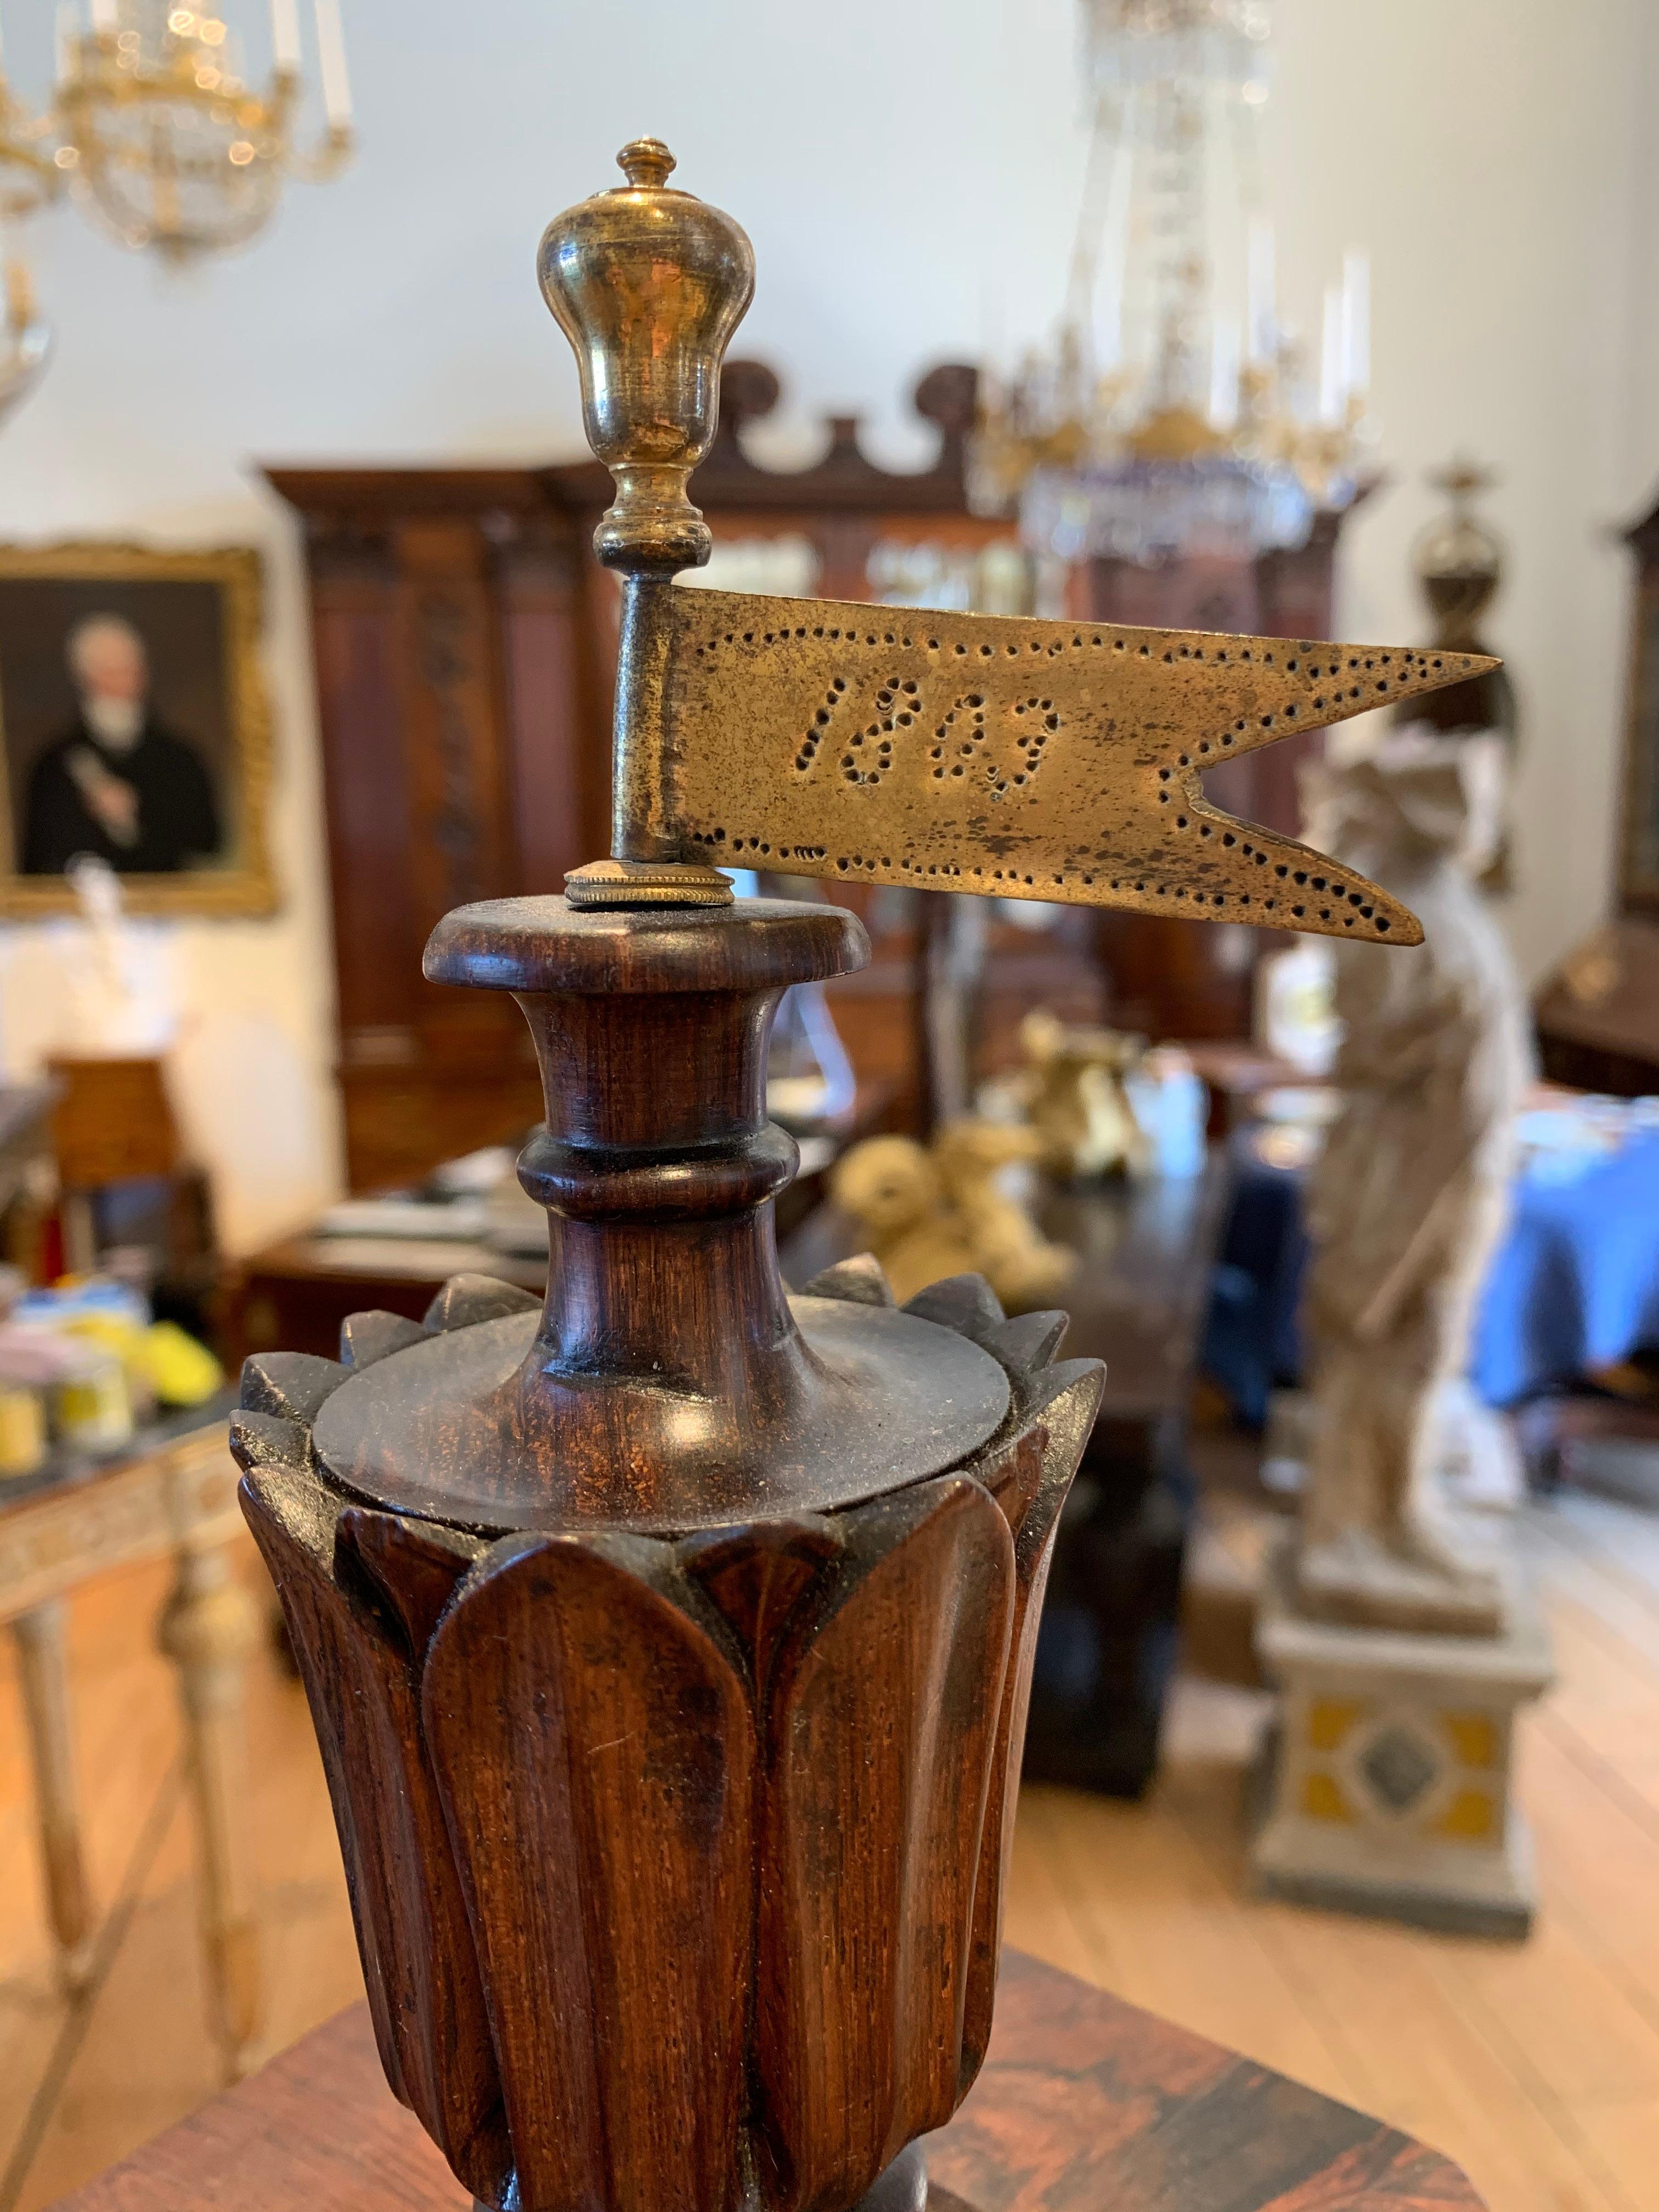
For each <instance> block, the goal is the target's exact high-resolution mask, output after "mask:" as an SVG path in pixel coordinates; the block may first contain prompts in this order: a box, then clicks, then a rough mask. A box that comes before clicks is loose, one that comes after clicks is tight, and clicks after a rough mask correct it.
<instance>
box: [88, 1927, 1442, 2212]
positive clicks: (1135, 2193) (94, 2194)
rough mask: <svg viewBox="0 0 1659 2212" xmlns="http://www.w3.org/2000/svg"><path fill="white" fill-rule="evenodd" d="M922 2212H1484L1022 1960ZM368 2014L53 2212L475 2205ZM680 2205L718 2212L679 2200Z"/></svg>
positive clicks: (350, 2211)
mask: <svg viewBox="0 0 1659 2212" xmlns="http://www.w3.org/2000/svg"><path fill="white" fill-rule="evenodd" d="M927 2171H928V2176H929V2182H930V2188H929V2195H928V2204H929V2212H1268V2208H1269V2207H1271V2208H1272V2212H1481V2203H1480V2198H1479V2197H1477V2196H1476V2195H1475V2193H1474V2190H1473V2189H1472V2188H1471V2187H1470V2185H1469V2184H1468V2181H1467V2180H1466V2179H1464V2177H1463V2175H1462V2173H1460V2172H1459V2171H1458V2169H1457V2168H1456V2167H1455V2166H1454V2165H1453V2164H1452V2163H1451V2161H1450V2160H1449V2159H1444V2158H1442V2157H1441V2156H1440V2155H1439V2154H1438V2153H1437V2152H1436V2151H1431V2150H1429V2149H1426V2148H1425V2147H1424V2146H1423V2145H1422V2144H1421V2143H1419V2142H1413V2140H1412V2138H1411V2137H1410V2136H1405V2135H1401V2133H1400V2132H1399V2131H1398V2130H1396V2129H1394V2128H1389V2127H1385V2126H1384V2125H1383V2124H1382V2122H1381V2121H1380V2120H1373V2119H1368V2118H1366V2117H1365V2115H1364V2113H1363V2112H1354V2111H1352V2110H1351V2109H1350V2107H1349V2106H1346V2105H1339V2104H1336V2103H1334V2102H1333V2101H1332V2100H1331V2099H1330V2098H1328V2097H1322V2096H1319V2095H1318V2094H1316V2092H1315V2091H1313V2090H1312V2089H1304V2088H1303V2087H1301V2086H1300V2084H1299V2083H1297V2082H1295V2081H1287V2080H1286V2079H1285V2076H1284V2075H1282V2074H1274V2073H1272V2072H1270V2071H1269V2070H1268V2069H1267V2067H1265V2066H1257V2065H1255V2064H1254V2063H1252V2062H1251V2061H1250V2060H1249V2059H1247V2058H1241V2057H1238V2056H1237V2054H1236V2053H1235V2052H1233V2051H1225V2050H1224V2049H1223V2048H1222V2047H1221V2046H1220V2045H1218V2044H1214V2043H1206V2041H1205V2040H1204V2039H1203V2038H1202V2037H1201V2036H1196V2035H1189V2034H1188V2033H1187V2031H1186V2030H1185V2029H1184V2028H1179V2027H1171V2026H1170V2024H1169V2023H1168V2022H1167V2021H1161V2020H1158V2019H1157V2018H1156V2017H1155V2016H1154V2015H1152V2014H1151V2013H1146V2012H1142V2011H1141V2010H1140V2009H1139V2007H1138V2006H1135V2005H1131V2004H1126V2003H1124V2002H1123V2001H1122V2000H1121V1998H1118V1997H1113V1996H1107V1995H1106V1994H1105V1993H1104V1992H1103V1991H1102V1990H1091V1989H1090V1988H1088V1987H1087V1986H1086V1985H1085V1984H1084V1983H1082V1982H1079V1981H1074V1980H1073V1978H1072V1977H1071V1976H1070V1975H1069V1974H1061V1973H1057V1972H1055V1971H1054V1969H1053V1968H1052V1967H1050V1966H1039V1965H1038V1964H1037V1963H1036V1960H1032V1959H1027V1958H1024V1957H1023V1956H1022V1955H1021V1954H1019V1953H1018V1952H1012V1951H1011V1952H1009V1953H1007V1954H1006V1955H1005V1958H1004V1961H1003V1970H1002V1990H1001V1995H1000V1998H999V2001H998V2009H997V2021H996V2028H995V2032H994V2034H993V2036H992V2039H991V2050H990V2056H989V2057H988V2058H987V2061H986V2063H985V2069H984V2071H983V2073H982V2074H981V2076H980V2079H979V2081H978V2083H977V2084H976V2086H975V2088H974V2090H973V2092H972V2093H971V2094H970V2095H969V2099H968V2100H967V2102H966V2103H965V2104H964V2105H963V2108H962V2110H961V2111H960V2112H958V2113H957V2117H956V2118H955V2119H954V2120H953V2121H952V2122H951V2124H950V2126H949V2127H947V2128H945V2129H943V2130H941V2131H940V2132H939V2134H938V2135H935V2136H929V2137H928V2138H927ZM466 2203H467V2199H466V2197H465V2192H464V2191H462V2189H461V2188H460V2186H459V2184H458V2183H457V2182H456V2181H455V2180H454V2179H453V2176H452V2175H451V2174H450V2172H449V2171H448V2169H447V2166H445V2165H444V2163H443V2160H442V2159H441V2157H440V2155H439V2154H438V2152H437V2151H436V2150H435V2148H434V2147H433V2145H432V2144H431V2142H429V2141H428V2138H427V2137H426V2136H425V2135H424V2134H423V2133H422V2130H421V2128H420V2126H419V2124H418V2123H417V2122H416V2120H415V2119H414V2118H412V2117H411V2115H410V2113H408V2112H404V2110H403V2109H402V2107H401V2106H398V2105H397V2104H396V2103H395V2102H394V2101H393V2100H392V2093H391V2091H390V2090H389V2089H388V2088H387V2087H386V2082H385V2079H384V2077H383V2076H382V2075H381V2072H380V2061H379V2059H378V2058H377V2057H375V2053H374V2034H373V2032H372V2030H371V2028H370V2027H369V2022H368V2008H366V2007H365V2006H362V2005H357V2006H355V2007H354V2008H352V2009H351V2010H350V2011H349V2012H343V2013H342V2014H341V2015H339V2017H338V2018H337V2019H336V2020H333V2021H330V2022H329V2024H328V2025H327V2026H326V2027H320V2028H319V2029H318V2030H317V2031H316V2033H314V2034H313V2035H309V2036H307V2038H306V2039H305V2040H304V2041H303V2042H302V2043H298V2044H296V2045H295V2046H294V2048H293V2049H292V2050H291V2051H285V2052H284V2053H283V2056H282V2057H280V2058H278V2059H277V2060H276V2061H275V2062H274V2063H272V2064H271V2065H270V2066H267V2067H266V2068H264V2070H263V2071H262V2072H261V2073H259V2074H258V2075H256V2076H255V2078H254V2079H253V2080H252V2081H246V2082H244V2083H243V2084H242V2085H241V2087H240V2088H237V2089H233V2090H232V2091H231V2092H230V2093H228V2095H226V2096H223V2097H219V2098H216V2100H214V2101H213V2102H212V2103H211V2104H210V2105H206V2106H204V2107H203V2108H202V2110H201V2111H200V2112H196V2113H193V2114H192V2115H191V2118H189V2119H187V2120H185V2121H182V2122H181V2123H180V2124H179V2126H177V2127H175V2128H171V2129H169V2130H167V2133H166V2134H165V2135H162V2136H157V2137H156V2139H155V2142H152V2143H149V2144H148V2145H147V2146H146V2147H145V2148H143V2150H140V2151H138V2152H137V2153H136V2154H134V2155H133V2156H132V2157H131V2158H129V2159H125V2160H122V2162H121V2163H120V2164H119V2165H118V2166H112V2167H111V2168H110V2170H109V2172H107V2173H105V2174H102V2175H100V2177H99V2179H97V2180H96V2181H94V2182H90V2183H88V2185H87V2186H86V2187H85V2188H84V2189H81V2190H77V2191H76V2192H75V2194H74V2195H73V2196H71V2197H65V2198H64V2200H63V2203H62V2205H61V2207H60V2208H59V2212H183V2208H185V2207H186V2206H187V2207H189V2208H190V2212H247V2208H248V2207H249V2206H252V2207H254V2208H256V2212H465V2207H466ZM686 2212H710V2208H708V2207H705V2206H702V2205H688V2206H687V2207H686Z"/></svg>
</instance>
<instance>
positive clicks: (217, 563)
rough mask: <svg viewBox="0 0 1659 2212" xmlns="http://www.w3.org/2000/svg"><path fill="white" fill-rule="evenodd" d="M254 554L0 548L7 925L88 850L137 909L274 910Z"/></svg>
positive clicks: (0, 899) (56, 908)
mask: <svg viewBox="0 0 1659 2212" xmlns="http://www.w3.org/2000/svg"><path fill="white" fill-rule="evenodd" d="M261 599H262V589H261V579H260V566H259V556H258V554H257V553H255V552H253V551H252V550H248V549H246V548H242V547H231V548H225V549H222V550H212V551H205V552H171V551H160V550H149V549H147V548H144V547H142V546H132V545H99V544H80V545H48V546H0V751H3V774H0V915H6V916H10V917H12V918H20V917H22V916H26V915H42V914H52V913H63V912H67V911H69V910H70V909H71V908H73V907H74V905H75V903H76V902H75V896H74V894H73V892H72V891H71V890H70V887H69V884H68V882H67V881H66V879H65V877H64V870H65V868H66V867H67V866H68V865H69V863H70V861H71V860H74V859H75V858H76V855H77V854H82V853H90V854H95V855H96V856H97V857H98V858H99V859H100V860H106V861H107V862H108V863H109V865H110V866H111V867H112V869H114V871H115V872H116V873H117V875H118V876H119V878H121V887H122V890H123V893H124V894H125V900H126V903H127V905H128V907H129V908H130V909H131V911H132V912H133V913H135V914H153V915H224V916H228V917H229V916H237V915H268V914H271V913H273V912H274V911H275V909H276V884H275V882H274V879H273V878H272V874H271V868H270V848H269V842H268V835H267V820H266V817H267V810H268V804H269V799H270V712H269V708H268V706H267V703H266V700H265V696H264V684H263V681H262V678H261V673H260V666H259V632H260V621H261Z"/></svg>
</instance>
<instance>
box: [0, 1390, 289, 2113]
mask: <svg viewBox="0 0 1659 2212" xmlns="http://www.w3.org/2000/svg"><path fill="white" fill-rule="evenodd" d="M242 1534H243V1531H242V1521H241V1515H240V1511H239V1510H238V1509H237V1504H236V1470H235V1468H234V1466H233V1465H232V1463H231V1459H230V1455H229V1453H228V1450H227V1449H226V1445H225V1429H224V1417H223V1412H222V1401H221V1405H220V1406H219V1407H216V1408H215V1409H214V1410H213V1412H212V1413H211V1415H210V1417H209V1418H207V1419H204V1416H203V1413H201V1412H197V1413H190V1414H181V1415H179V1416H178V1417H176V1418H175V1419H173V1420H172V1421H170V1422H167V1423H164V1424H161V1425H158V1426H157V1427H156V1428H155V1429H153V1430H150V1431H145V1432H142V1433H141V1436H140V1438H139V1440H138V1441H137V1443H136V1444H135V1446H134V1448H133V1449H131V1450H130V1451H126V1452H123V1453H122V1454H121V1455H119V1456H118V1458H114V1459H109V1460H104V1461H101V1462H90V1461H79V1462H76V1461H74V1460H64V1459H61V1458H60V1459H59V1460H58V1462H56V1463H55V1464H54V1465H53V1467H52V1469H51V1470H50V1471H49V1472H48V1473H46V1474H42V1475H40V1476H37V1477H30V1478H26V1479H24V1480H13V1481H10V1482H8V1483H7V1484H5V1485H4V1486H3V1487H0V1620H4V1621H5V1622H6V1623H7V1624H8V1626H9V1628H10V1630H11V1633H12V1638H13V1640H14V1642H15V1644H16V1647H17V1656H18V1671H19V1678H20V1681H21V1688H22V1694H23V1700H24V1706H25V1713H26V1717H27V1723H28V1733H29V1743H30V1749H31V1753H32V1756H33V1768H34V1786H35V1811H36V1817H37V1821H38V1825H39V1830H40V1854H41V1865H42V1873H43V1877H44V1887H45V1892H46V1908H47V1912H48V1915H49V1917H50V1919H51V1922H52V1930H53V1934H54V1936H56V1939H57V1942H58V1956H59V1962H60V1970H61V1972H62V1976H63V1978H64V1983H65V1984H66V1985H67V1986H68V1987H70V1989H71V1990H75V1989H79V1988H82V1987H83V1986H85V1984H87V1983H88V1981H89V1980H90V1979H91V1978H92V1977H93V1975H94V1972H95V1971H96V1966H97V1948H98V1940H99V1933H100V1926H99V1916H98V1913H97V1910H96V1907H95V1905H94V1900H93V1898H92V1895H91V1892H90V1889H89V1887H88V1880H87V1874H86V1868H85V1863H84V1860H83V1857H82V1848H81V1834H80V1812H79V1783H78V1780H77V1777H76V1761H75V1747H74V1733H73V1723H72V1717H71V1697H70V1683H69V1680H68V1672H67V1665H66V1655H65V1646H64V1627H65V1614H66V1603H67V1601H68V1599H69V1598H70V1596H71V1595H73V1593H74V1592H75V1591H76V1589H78V1588H79V1587H80V1585H81V1584H82V1583H85V1582H88V1581H90V1580H91V1578H92V1577H94V1576H95V1575H100V1574H102V1573H105V1572H106V1571H108V1570H110V1569H112V1568H116V1567H125V1566H129V1565H133V1564H134V1563H136V1562H137V1561H139V1560H143V1559H152V1558H155V1557H158V1556H162V1555H166V1554H168V1553H171V1555H172V1558H173V1589H172V1594H171V1595H170V1596H169V1597H168V1599H167V1604H166V1606H165V1607H164V1609H163V1611H162V1613H161V1620H160V1622H159V1624H158V1626H157V1631H156V1633H157V1637H158V1639H159V1641H160V1644H161V1650H163V1651H164V1652H165V1653H166V1654H167V1657H168V1658H169V1659H170V1660H172V1662H173V1665H174V1667H175V1668H177V1670H178V1679H179V1706H180V1710H181V1712H182V1715H183V1718H184V1724H185V1742H186V1745H187V1747H188V1753H189V1761H190V1775H189V1781H190V1787H191V1793H192V1797H193V1802H194V1806H195V1814H196V1837H197V1891H198V1898H199V1908H200V1918H201V1929H202V1942H203V1948H204V1954H205V1963H206V1968H207V1985H208V2001H209V2005H210V2011H211V2015H212V2025H213V2029H214V2033H215V2034H216V2038H217V2040H218V2044H219V2047H220V2051H221V2052H222V2060H223V2067H224V2073H225V2078H226V2079H227V2080H230V2081H234V2080H236V2079H239V2078H240V2075H243V2074H245V2073H246V2071H247V2070H248V2069H249V2067H250V2066H251V2065H252V2063H253V2057H254V2046H255V2041H256V2038H257V2036H258V2027H259V2013H260V1965H259V1937H258V1922H257V1918H256V1916H255V1906H254V1887H253V1868H252V1849H251V1838H250V1837H249V1834H248V1820H247V1814H248V1791H247V1771H246V1747H245V1743H244V1736H243V1722H242V1711H241V1669H242V1663H243V1660H244V1657H245V1656H246V1652H247V1650H248V1648H249V1645H250V1644H251V1643H252V1638H253V1636H254V1633H255V1613H254V1608H253V1606H252V1601H251V1600H250V1599H249V1598H248V1596H247V1595H246V1592H245V1591H244V1589H243V1588H242V1586H241V1583H240V1581H239V1579H238V1578H237V1576H236V1574H235V1573H234V1571H233V1568H232V1565H231V1563H230V1559H229V1558H228V1547H230V1546H232V1545H233V1544H234V1543H236V1542H238V1541H240V1538H241V1536H242Z"/></svg>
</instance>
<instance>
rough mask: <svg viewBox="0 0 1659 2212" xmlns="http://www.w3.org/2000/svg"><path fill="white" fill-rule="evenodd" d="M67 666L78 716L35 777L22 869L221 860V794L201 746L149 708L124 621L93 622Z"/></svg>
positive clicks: (75, 641)
mask: <svg viewBox="0 0 1659 2212" xmlns="http://www.w3.org/2000/svg"><path fill="white" fill-rule="evenodd" d="M67 659H68V665H69V674H70V681H71V682H72V683H73V684H74V686H75V692H76V718H75V720H74V723H73V724H72V726H70V728H69V729H67V730H66V731H64V734H63V735H62V736H61V737H60V738H57V739H56V740H55V741H54V742H53V743H52V744H50V745H48V746H47V748H46V751H45V752H43V753H42V754H41V755H40V758H39V759H38V760H37V761H36V762H35V763H34V767H33V769H32V771H31V772H30V775H29V783H28V797H27V803H26V805H25V809H24V829H23V852H22V859H21V873H22V874H24V875H26V876H53V875H58V874H61V873H62V872H63V870H64V868H66V867H67V866H69V864H70V861H71V860H73V859H74V858H75V857H76V854H79V853H90V854H94V855H95V856H96V857H97V858H98V859H99V860H107V861H108V862H109V865H110V866H111V867H112V868H113V869H115V870H116V871H117V872H118V873H120V874H124V875H167V874H170V873H171V872H173V870H174V869H177V868H185V867H189V866H192V865H199V864H200V863H201V862H203V861H204V860H213V859H215V858H216V856H217V854H218V852H219V848H220V843H221V841H222V831H221V829H220V826H219V810H218V806H217V805H216V801H215V799H214V795H213V787H212V785H211V783H210V781H209V780H208V773H207V769H206V768H205V766H204V763H203V761H202V758H201V756H200V754H199V753H198V752H197V750H196V749H195V747H194V746H192V745H191V743H190V742H189V740H188V739H187V738H184V737H181V736H179V735H177V734H176V733H175V732H173V731H172V730H169V729H168V728H167V726H165V724H163V723H162V722H161V721H160V720H158V719H157V718H156V715H155V712H154V710H153V709H152V708H151V705H150V699H149V654H148V653H147V652H146V651H145V648H144V641H143V638H142V637H141V636H140V635H138V632H137V630H136V629H134V628H133V626H132V624H131V623H130V622H128V621H126V620H125V618H124V617H122V616H120V615H116V614H93V615H88V616H86V617H83V618H82V621H80V622H78V623H76V626H75V628H74V629H72V630H71V631H70V634H69V641H68V648H67Z"/></svg>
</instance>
